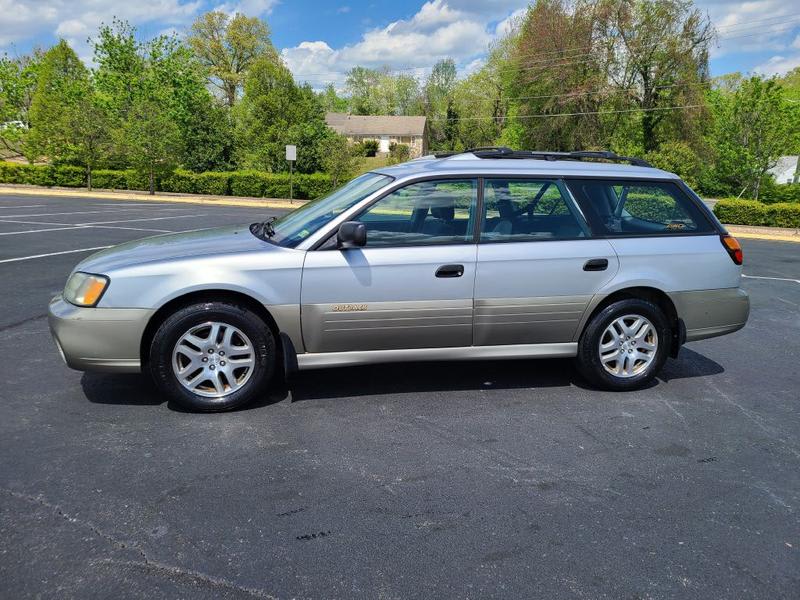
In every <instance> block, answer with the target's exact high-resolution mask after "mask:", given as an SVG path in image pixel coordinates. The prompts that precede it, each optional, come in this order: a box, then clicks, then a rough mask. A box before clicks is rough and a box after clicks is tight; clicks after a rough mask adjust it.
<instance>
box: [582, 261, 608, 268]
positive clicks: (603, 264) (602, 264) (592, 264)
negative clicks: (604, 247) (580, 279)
mask: <svg viewBox="0 0 800 600" xmlns="http://www.w3.org/2000/svg"><path fill="white" fill-rule="evenodd" d="M607 268H608V259H607V258H593V259H591V260H587V261H586V264H584V265H583V270H584V271H605V270H606V269H607Z"/></svg>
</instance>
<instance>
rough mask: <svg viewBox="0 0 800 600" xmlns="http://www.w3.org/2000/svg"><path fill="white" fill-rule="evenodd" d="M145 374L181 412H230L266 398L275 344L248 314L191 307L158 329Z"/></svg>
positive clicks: (232, 308) (211, 305) (227, 307)
mask: <svg viewBox="0 0 800 600" xmlns="http://www.w3.org/2000/svg"><path fill="white" fill-rule="evenodd" d="M149 368H150V373H151V375H152V377H153V380H154V381H155V383H156V385H157V386H158V388H159V390H160V391H161V392H162V393H164V394H165V395H166V396H167V397H168V398H170V399H172V400H174V401H175V402H177V403H178V404H179V405H181V406H182V407H184V408H186V409H188V410H195V411H222V410H231V409H234V408H238V407H240V406H242V405H244V404H247V403H248V402H250V401H251V400H253V399H254V398H256V397H258V396H260V395H261V394H263V393H264V392H265V390H266V387H267V385H268V384H269V382H270V380H271V378H272V375H273V372H274V370H275V338H274V336H273V334H272V332H271V331H270V329H269V327H268V326H267V324H266V323H264V321H263V320H262V319H261V318H260V317H259V316H258V315H256V314H255V313H253V312H252V311H251V310H249V309H248V308H245V307H243V306H239V305H236V304H233V303H228V302H204V303H202V304H194V305H191V306H186V307H184V308H181V309H180V310H178V311H176V312H175V313H173V314H172V315H170V316H169V317H167V318H166V319H165V320H164V322H163V323H162V324H161V325H160V327H159V328H158V330H157V331H156V334H155V336H154V337H153V341H152V343H151V345H150V356H149Z"/></svg>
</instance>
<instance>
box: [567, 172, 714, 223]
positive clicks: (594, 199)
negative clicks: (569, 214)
mask: <svg viewBox="0 0 800 600" xmlns="http://www.w3.org/2000/svg"><path fill="white" fill-rule="evenodd" d="M567 185H568V186H569V189H570V191H571V192H572V194H573V195H574V196H575V199H576V200H577V201H578V203H579V204H580V206H581V209H582V210H583V211H584V213H585V214H586V215H587V218H588V219H589V222H590V225H591V227H592V230H593V231H594V233H595V234H597V235H606V236H631V235H686V234H693V233H712V232H714V227H713V225H712V224H711V222H710V221H709V220H708V218H707V217H706V215H705V214H703V211H702V210H700V209H699V208H698V207H697V206H696V205H695V204H694V202H693V201H692V199H691V198H689V197H688V196H687V195H686V194H685V193H684V191H683V190H682V189H681V188H680V187H678V186H677V185H675V184H674V183H672V182H668V181H666V182H662V181H644V182H643V181H634V180H589V179H574V180H571V181H568V182H567Z"/></svg>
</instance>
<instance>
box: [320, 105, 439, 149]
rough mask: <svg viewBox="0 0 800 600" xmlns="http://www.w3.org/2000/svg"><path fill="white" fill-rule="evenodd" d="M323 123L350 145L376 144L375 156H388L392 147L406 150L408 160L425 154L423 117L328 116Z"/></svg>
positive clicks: (426, 130) (425, 134)
mask: <svg viewBox="0 0 800 600" xmlns="http://www.w3.org/2000/svg"><path fill="white" fill-rule="evenodd" d="M325 122H326V123H327V124H328V127H330V128H331V129H333V130H334V131H335V132H337V133H340V134H342V135H343V136H345V137H346V138H347V139H348V140H349V141H350V142H351V143H356V142H363V141H364V140H377V142H378V152H382V153H386V152H389V146H390V145H391V144H392V143H396V144H405V145H406V146H408V147H409V150H410V153H411V158H417V157H419V156H422V155H423V154H427V153H428V126H427V122H426V119H425V117H397V116H393V115H375V116H371V115H370V116H367V115H350V114H347V113H335V112H329V113H326V114H325Z"/></svg>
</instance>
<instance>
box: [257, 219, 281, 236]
mask: <svg viewBox="0 0 800 600" xmlns="http://www.w3.org/2000/svg"><path fill="white" fill-rule="evenodd" d="M277 220H278V217H270V218H268V219H266V220H265V221H261V222H260V223H253V224H252V225H250V233H252V234H253V235H254V236H256V237H257V238H261V239H262V240H268V239H269V238H271V237H272V236H274V235H275V228H274V227H273V226H272V224H273V223H274V222H275V221H277Z"/></svg>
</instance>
